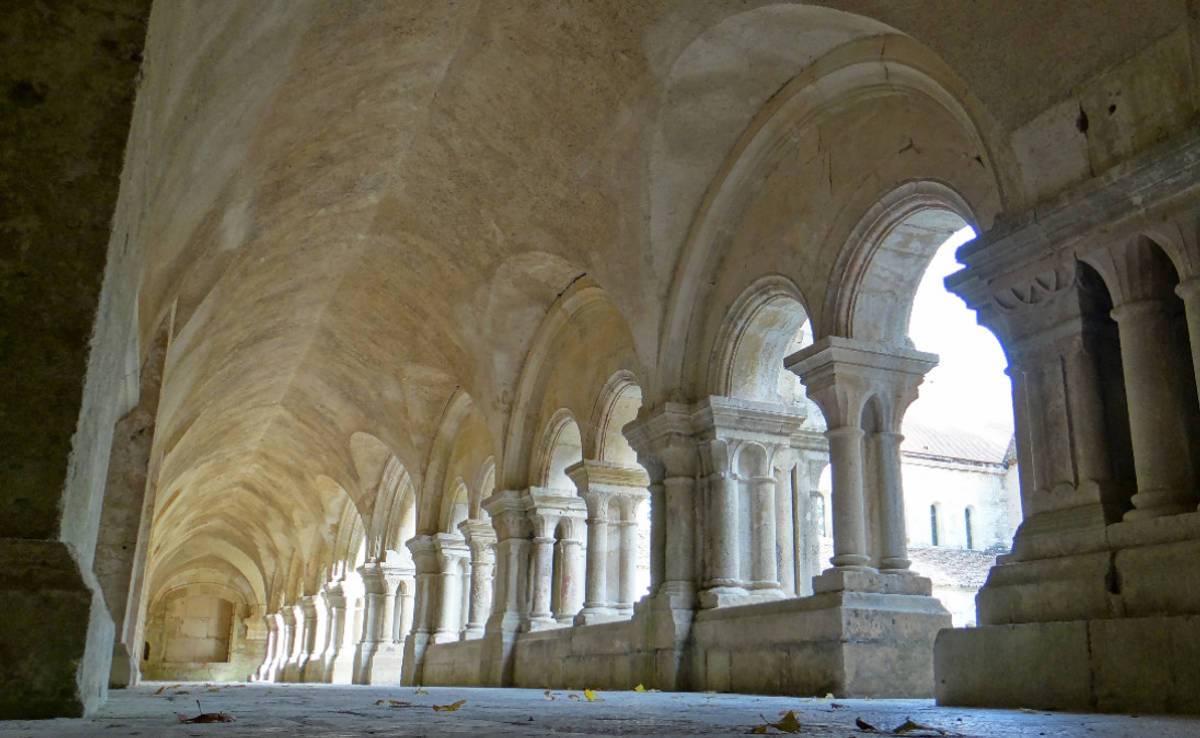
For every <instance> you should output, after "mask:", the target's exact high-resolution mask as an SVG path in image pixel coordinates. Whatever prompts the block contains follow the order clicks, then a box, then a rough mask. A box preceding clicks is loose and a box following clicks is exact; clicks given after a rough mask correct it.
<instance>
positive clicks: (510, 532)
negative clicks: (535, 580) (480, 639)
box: [480, 490, 532, 687]
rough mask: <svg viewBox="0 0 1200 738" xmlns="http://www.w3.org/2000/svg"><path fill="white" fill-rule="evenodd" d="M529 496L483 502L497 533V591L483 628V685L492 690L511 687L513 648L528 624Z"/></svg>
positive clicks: (504, 494)
mask: <svg viewBox="0 0 1200 738" xmlns="http://www.w3.org/2000/svg"><path fill="white" fill-rule="evenodd" d="M531 504H532V503H531V501H530V499H529V497H528V495H526V494H524V493H523V492H522V491H520V490H502V491H499V492H495V493H493V494H492V496H491V497H489V498H487V499H486V500H484V501H483V507H484V509H486V510H487V511H488V514H489V515H490V516H491V521H492V527H493V528H494V529H495V531H496V590H495V600H494V602H493V606H492V614H491V616H490V617H489V618H488V621H487V626H486V627H485V628H484V644H483V647H482V652H483V660H484V663H483V665H482V667H481V670H480V671H481V676H482V681H483V682H484V683H485V684H488V685H492V686H497V687H501V686H506V685H508V684H511V683H512V669H513V648H514V646H515V644H516V637H517V633H518V632H519V631H520V630H521V629H522V627H523V626H524V624H525V618H526V615H527V612H528V611H527V609H526V607H525V602H526V600H525V587H526V575H527V573H528V570H529V535H530V528H531V526H530V522H529V516H528V510H529V507H530V505H531Z"/></svg>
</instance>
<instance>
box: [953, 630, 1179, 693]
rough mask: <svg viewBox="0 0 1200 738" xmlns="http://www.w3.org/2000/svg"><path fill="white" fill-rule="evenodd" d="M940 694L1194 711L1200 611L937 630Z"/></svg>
mask: <svg viewBox="0 0 1200 738" xmlns="http://www.w3.org/2000/svg"><path fill="white" fill-rule="evenodd" d="M934 668H935V671H936V674H937V680H936V681H937V701H938V704H940V705H953V706H961V707H1013V708H1017V707H1026V708H1031V709H1043V710H1051V709H1053V710H1078V711H1086V712H1134V713H1188V714H1195V713H1200V616H1198V615H1179V616H1173V617H1142V618H1116V619H1107V620H1104V619H1095V620H1071V621H1061V622H1050V623H1023V624H1019V625H985V626H982V627H979V628H956V629H953V630H944V631H942V632H941V633H940V634H939V635H938V638H937V644H936V646H935V649H934Z"/></svg>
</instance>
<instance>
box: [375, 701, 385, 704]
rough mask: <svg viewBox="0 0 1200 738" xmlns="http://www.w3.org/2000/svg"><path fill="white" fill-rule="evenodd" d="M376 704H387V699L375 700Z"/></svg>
mask: <svg viewBox="0 0 1200 738" xmlns="http://www.w3.org/2000/svg"><path fill="white" fill-rule="evenodd" d="M375 704H376V705H383V704H386V701H385V700H375Z"/></svg>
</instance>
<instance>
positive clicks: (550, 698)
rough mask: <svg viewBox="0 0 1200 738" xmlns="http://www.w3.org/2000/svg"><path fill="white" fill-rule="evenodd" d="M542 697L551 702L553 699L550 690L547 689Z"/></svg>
mask: <svg viewBox="0 0 1200 738" xmlns="http://www.w3.org/2000/svg"><path fill="white" fill-rule="evenodd" d="M542 696H543V697H545V698H546V699H548V700H551V701H553V700H554V699H555V697H554V695H552V694H550V690H548V689H547V690H546V691H545V692H543V693H542Z"/></svg>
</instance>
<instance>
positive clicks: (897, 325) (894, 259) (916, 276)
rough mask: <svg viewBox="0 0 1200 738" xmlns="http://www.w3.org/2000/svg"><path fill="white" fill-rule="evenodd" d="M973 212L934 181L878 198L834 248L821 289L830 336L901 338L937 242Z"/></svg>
mask: <svg viewBox="0 0 1200 738" xmlns="http://www.w3.org/2000/svg"><path fill="white" fill-rule="evenodd" d="M975 222H976V218H975V215H974V213H973V212H972V208H971V206H970V205H969V204H968V203H967V201H966V199H964V198H963V197H962V196H961V195H960V194H959V193H958V192H957V191H955V190H954V189H953V188H951V187H950V186H948V185H945V184H942V183H940V182H932V181H919V182H910V183H907V184H904V185H902V186H900V187H898V188H897V189H894V190H892V191H891V192H888V193H886V194H885V195H883V197H881V198H880V199H879V200H878V201H877V202H876V203H875V205H874V206H872V207H871V209H870V210H868V212H867V213H866V215H864V216H863V217H862V218H861V219H860V220H859V222H858V224H857V225H856V226H855V227H854V229H853V231H852V232H851V235H850V238H849V239H848V240H847V243H846V247H845V248H844V249H843V250H842V251H841V253H840V254H839V259H838V266H837V267H836V268H835V271H834V273H835V274H836V275H839V276H838V278H836V279H835V280H834V281H833V284H835V285H838V287H837V289H835V290H831V291H830V292H829V293H828V298H827V302H826V307H825V312H826V314H827V315H828V316H829V319H827V321H826V323H827V325H828V331H829V333H831V334H832V335H837V336H847V337H850V338H857V339H860V340H864V341H877V342H882V343H887V344H891V345H901V346H903V345H908V344H909V343H910V341H909V340H908V323H909V318H910V316H911V314H912V304H913V297H914V296H915V294H916V290H917V285H918V284H920V281H921V277H922V276H923V275H924V274H925V270H926V268H927V267H928V266H929V262H930V261H931V260H932V259H933V256H934V254H935V253H936V251H937V249H938V247H939V246H941V245H942V244H943V243H945V242H946V240H947V239H948V238H949V237H950V236H951V235H952V234H953V233H954V232H955V231H958V230H960V229H961V228H963V227H964V226H967V225H970V226H972V227H974V226H975Z"/></svg>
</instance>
